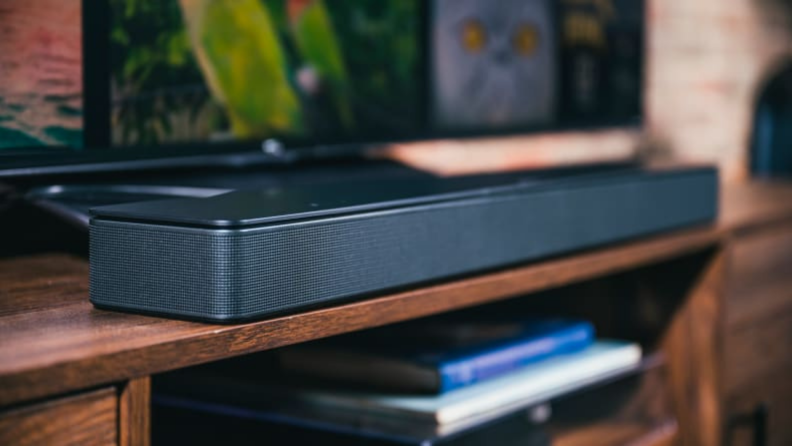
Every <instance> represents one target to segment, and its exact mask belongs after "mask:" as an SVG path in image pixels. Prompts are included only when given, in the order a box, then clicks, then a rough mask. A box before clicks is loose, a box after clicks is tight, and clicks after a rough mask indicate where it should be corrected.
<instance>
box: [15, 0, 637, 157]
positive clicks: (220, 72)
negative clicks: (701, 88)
mask: <svg viewBox="0 0 792 446" xmlns="http://www.w3.org/2000/svg"><path fill="white" fill-rule="evenodd" d="M8 1H9V2H10V3H8V5H10V6H4V7H3V8H0V14H2V18H3V20H2V26H3V33H4V34H3V35H4V39H3V40H2V43H0V45H2V51H0V76H2V80H3V82H0V148H6V149H8V148H13V149H17V150H15V152H16V153H19V152H20V149H25V150H27V153H29V154H31V155H32V154H36V156H39V154H40V153H41V152H42V151H41V150H36V149H40V148H41V147H47V148H50V147H67V148H74V149H81V150H80V153H79V154H78V153H76V152H77V151H76V150H72V151H61V152H62V154H63V153H70V154H71V155H69V156H70V157H71V158H68V157H65V156H61V157H60V158H58V157H57V156H54V155H52V151H46V152H44V154H43V155H41V156H39V157H38V158H37V159H38V160H41V161H40V164H47V163H57V162H61V161H63V160H66V162H69V163H79V162H84V161H85V160H89V159H91V156H93V157H94V159H100V158H101V160H103V161H112V160H116V161H118V160H121V161H123V160H126V159H131V158H137V159H149V158H157V157H171V158H172V157H174V156H176V157H182V156H192V155H198V154H204V153H212V154H213V153H221V154H222V153H240V152H244V151H247V152H251V153H252V152H253V151H258V150H259V148H260V147H261V143H262V142H263V141H277V143H278V144H279V146H283V147H287V148H295V149H302V148H310V147H317V146H333V145H347V146H350V145H351V146H355V147H357V146H359V147H365V146H366V145H368V144H372V143H387V142H393V141H410V140H423V139H435V138H448V137H465V136H481V135H502V134H514V133H527V132H535V131H558V130H566V129H581V128H602V127H611V126H625V125H635V124H637V123H639V122H640V118H641V110H642V93H643V45H644V44H643V33H644V17H643V16H644V11H643V10H644V6H643V2H642V1H640V0H499V1H491V0H234V1H225V0H134V1H133V0H100V1H95V2H94V1H92V2H86V3H85V4H86V5H90V7H88V8H85V9H84V10H82V15H83V16H82V19H83V20H82V24H81V20H80V14H81V2H80V0H57V1H56V0H25V1H22V0H8ZM83 34H84V36H83V37H84V42H85V45H84V48H82V51H81V46H80V37H81V35H83ZM83 75H84V76H83ZM83 85H84V89H83V88H82V87H83ZM6 152H7V153H8V151H7V150H6ZM0 153H2V152H0ZM67 158H68V159H67ZM31 159H32V158H31ZM36 162H37V161H32V164H35V163H36Z"/></svg>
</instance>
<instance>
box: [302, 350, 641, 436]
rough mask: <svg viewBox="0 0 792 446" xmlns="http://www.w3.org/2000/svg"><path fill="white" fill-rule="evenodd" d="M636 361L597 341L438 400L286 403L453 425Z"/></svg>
mask: <svg viewBox="0 0 792 446" xmlns="http://www.w3.org/2000/svg"><path fill="white" fill-rule="evenodd" d="M640 361H641V347H640V346H638V345H637V344H633V343H626V342H619V341H598V342H596V343H594V344H593V345H592V346H591V347H589V348H587V349H586V350H583V351H580V352H577V353H573V354H568V355H562V356H558V357H554V358H550V359H547V360H544V361H541V362H538V363H535V364H531V365H529V366H526V367H524V368H522V369H520V370H518V371H515V372H513V373H509V374H507V375H504V376H502V377H499V378H496V379H493V380H491V381H484V382H482V383H479V384H475V385H472V386H469V387H464V388H461V389H458V390H455V391H452V392H449V393H446V394H442V395H413V396H394V395H387V394H379V393H359V392H331V391H325V390H308V389H302V390H297V391H295V392H294V393H293V394H292V395H290V398H291V399H297V400H299V401H300V402H301V403H303V404H310V405H317V406H323V407H324V408H325V409H336V410H347V411H354V412H359V413H361V414H369V415H373V414H379V415H387V416H389V417H398V418H402V419H405V420H407V419H410V420H414V421H419V422H421V421H422V422H433V423H436V424H438V425H451V424H456V423H461V422H465V421H469V420H470V419H472V418H478V417H487V418H489V417H492V416H493V415H496V414H505V413H509V412H511V411H514V410H519V409H520V408H522V407H529V406H531V405H534V404H537V403H541V402H544V401H547V400H548V399H550V398H553V397H556V396H559V395H562V394H565V393H568V392H571V391H574V390H576V389H579V388H581V387H584V386H586V385H589V384H592V383H594V382H597V381H601V380H603V379H607V378H609V377H611V376H615V375H619V374H621V373H624V372H625V371H628V370H631V369H634V368H635V367H637V366H638V365H639V364H640Z"/></svg>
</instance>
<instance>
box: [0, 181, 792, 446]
mask: <svg viewBox="0 0 792 446" xmlns="http://www.w3.org/2000/svg"><path fill="white" fill-rule="evenodd" d="M570 287H572V288H570ZM564 289H566V290H569V289H573V290H574V291H573V292H567V293H566V294H565V295H573V294H574V295H576V296H578V297H574V298H576V299H580V296H581V295H583V294H585V295H586V298H585V301H582V300H581V301H579V302H578V303H576V304H575V305H567V307H569V308H571V307H574V309H575V311H577V312H579V313H580V314H582V315H586V316H590V317H591V318H592V319H594V320H595V321H597V324H598V329H599V328H600V327H602V329H603V331H604V332H605V333H608V332H609V330H610V331H612V332H613V333H614V334H616V335H618V334H622V335H624V334H628V335H629V336H635V337H636V339H640V340H641V341H642V342H643V344H644V346H645V348H646V349H647V351H650V352H653V354H656V355H657V356H658V357H660V358H662V361H661V362H662V367H661V369H660V370H661V372H660V373H658V374H657V376H658V378H657V380H656V381H653V383H652V385H647V386H644V387H645V388H644V389H643V390H640V391H636V392H637V393H636V397H635V398H632V400H631V403H630V404H627V405H625V407H623V408H622V409H621V410H620V411H619V418H618V419H616V418H614V417H615V416H614V417H611V418H608V419H604V420H600V421H597V422H593V423H589V424H586V425H583V426H575V427H573V428H569V429H566V430H565V429H564V428H559V429H558V431H557V432H558V436H557V444H561V445H578V444H594V445H596V444H627V443H629V444H674V443H681V444H690V445H713V446H714V445H720V444H729V443H730V444H751V441H752V440H753V439H754V437H757V436H759V437H761V436H762V433H764V434H765V437H766V438H765V440H766V441H767V444H770V445H788V444H792V423H790V422H789V421H790V420H792V349H790V345H792V184H761V183H756V184H750V185H745V186H739V187H733V188H727V189H726V190H725V191H724V193H723V200H722V206H721V215H720V217H719V220H718V222H717V223H716V224H714V225H712V226H708V227H699V228H692V229H685V230H681V231H677V232H672V233H667V234H663V235H658V236H654V237H650V238H645V239H640V240H636V241H632V242H629V243H623V244H619V245H614V246H608V247H603V248H599V249H595V250H589V251H586V252H582V253H576V254H572V255H568V256H563V257H560V258H555V259H550V260H546V261H542V262H536V263H532V264H528V265H525V266H520V267H516V268H512V269H507V270H502V271H497V272H493V273H488V274H484V275H478V276H474V277H469V278H465V279H461V280H456V281H450V282H446V283H442V284H437V285H432V286H428V287H422V288H418V289H414V290H409V291H404V292H399V293H395V294H389V295H384V296H380V297H376V298H372V299H367V300H362V301H357V302H353V303H349V304H345V305H340V306H335V307H331V308H325V309H320V310H315V311H310V312H306V313H301V314H296V315H291V316H284V317H279V318H276V319H270V320H266V321H260V322H254V323H248V324H243V325H233V326H218V325H208V324H200V323H192V322H184V321H176V320H167V319H160V318H154V317H147V316H139V315H131V314H122V313H114V312H106V311H101V310H96V309H94V308H93V307H92V306H91V305H90V303H89V302H88V264H87V261H86V260H85V259H82V258H78V257H73V256H68V255H63V254H51V255H39V256H34V257H22V258H10V259H2V260H0V444H2V445H11V444H57V445H63V444H80V445H86V444H123V445H142V444H148V442H149V437H150V435H149V432H150V429H151V423H152V422H154V423H158V422H159V423H166V422H167V420H156V419H155V420H152V418H151V411H150V396H151V382H152V379H153V380H156V379H157V375H158V374H161V373H164V372H168V371H173V370H177V369H181V368H185V367H188V366H193V365H197V364H203V363H209V362H213V361H221V360H228V359H229V358H234V357H239V356H243V355H247V354H251V353H256V352H263V351H267V350H272V349H275V348H279V347H283V346H287V345H291V344H297V343H302V342H309V341H311V340H315V339H319V338H323V337H327V336H332V335H336V334H341V333H348V332H353V331H357V330H362V329H366V328H371V327H376V326H381V325H386V324H390V323H395V322H400V321H406V320H410V319H414V318H418V317H424V316H429V315H434V314H439V313H444V312H448V311H453V310H458V309H462V308H468V307H473V306H479V305H500V304H506V303H509V302H518V303H519V302H523V301H525V303H526V305H539V304H542V303H543V302H542V299H543V298H546V297H545V296H546V293H548V292H553V290H564ZM616 290H618V291H619V292H618V293H617V292H615V291H616ZM559 292H560V293H562V294H564V293H563V292H562V291H559ZM570 298H573V297H570ZM553 300H554V301H557V302H561V303H563V302H564V300H563V299H555V298H554V299H553ZM561 308H563V307H561ZM152 377H153V378H152ZM653 379H654V378H653ZM639 394H640V395H643V396H641V397H640V398H639V397H638V395H639ZM646 395H651V397H648V396H646ZM658 399H663V400H664V401H666V402H667V411H666V412H662V410H661V409H658V407H660V406H663V405H662V404H658V403H656V402H655V401H656V400H658ZM639 402H645V403H646V404H645V406H646V408H643V406H641V405H639V404H638V403H639ZM639 406H640V407H639ZM664 407H665V406H664ZM638 412H640V413H644V412H645V413H660V412H662V413H663V415H662V416H661V417H660V419H661V422H658V423H647V424H641V423H636V422H634V421H635V419H636V417H635V416H634V415H635V414H636V413H638ZM763 431H764V432H763Z"/></svg>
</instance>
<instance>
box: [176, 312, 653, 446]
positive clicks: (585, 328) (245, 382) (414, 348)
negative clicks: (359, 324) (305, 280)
mask: <svg viewBox="0 0 792 446" xmlns="http://www.w3.org/2000/svg"><path fill="white" fill-rule="evenodd" d="M278 357H279V362H280V364H281V367H282V370H283V372H284V373H285V375H284V376H288V377H289V380H288V381H285V380H283V379H280V380H275V381H269V382H267V381H264V380H260V379H257V378H256V376H255V375H251V374H250V373H245V374H242V375H238V376H229V375H227V374H219V375H217V374H215V375H211V376H207V375H202V376H200V378H199V380H198V381H194V382H190V380H189V379H187V380H186V381H185V380H184V379H183V378H180V380H179V381H180V385H181V386H182V387H189V388H192V389H196V388H199V389H203V391H202V394H203V396H205V397H208V399H207V401H212V402H213V403H212V404H220V406H222V407H225V408H226V409H228V407H233V406H234V405H241V406H242V407H246V408H255V412H256V413H258V414H264V413H267V414H270V415H271V417H270V418H272V416H277V418H279V419H291V420H299V422H300V423H303V424H306V423H307V425H312V426H313V427H318V428H320V429H321V428H328V427H330V428H332V429H336V430H341V431H345V432H357V433H360V435H364V436H366V435H368V436H372V435H373V436H375V437H377V436H379V437H384V438H390V439H399V440H407V439H414V440H416V441H415V444H433V443H437V442H440V443H448V444H473V443H470V442H469V441H468V440H469V439H470V438H472V437H471V435H473V433H474V432H477V431H481V430H482V429H485V430H486V429H489V430H490V433H488V434H487V435H486V437H487V438H490V439H491V438H492V436H493V435H499V434H498V432H504V430H506V431H508V430H510V429H511V430H514V429H516V427H515V423H517V424H520V423H522V424H530V423H527V422H526V421H525V420H526V417H525V414H526V413H527V412H526V411H528V410H530V409H532V408H537V407H543V405H544V404H546V403H547V402H548V401H550V400H552V399H553V398H555V397H558V396H561V395H565V394H568V393H570V392H572V391H575V390H577V389H580V388H583V387H586V386H589V385H591V384H593V383H597V382H601V381H604V380H608V379H611V378H613V377H616V376H619V375H622V374H625V373H629V372H630V371H632V370H635V369H636V368H637V367H638V366H639V363H640V361H641V349H640V347H639V346H638V345H636V344H633V343H628V342H621V341H613V340H597V339H596V338H595V335H594V329H593V327H592V325H591V324H590V323H589V322H586V321H581V320H569V319H554V318H513V317H509V318H505V317H498V318H487V319H484V320H482V318H481V317H477V318H475V319H469V318H463V319H460V318H456V319H455V318H450V319H440V320H438V319H432V320H426V321H416V322H411V323H407V324H401V325H397V326H393V327H388V328H384V329H379V330H374V331H369V332H364V333H356V334H352V335H347V336H341V337H336V338H332V339H328V340H324V341H319V342H314V343H310V344H306V345H301V346H296V347H291V348H287V349H282V350H281V351H279V352H278ZM286 382H288V384H286ZM168 401H169V402H170V403H171V404H178V403H179V401H182V400H178V399H170V400H168ZM227 404H230V406H225V405H227ZM220 406H215V407H216V408H217V407H220ZM222 407H221V408H222ZM534 413H543V411H536V410H534ZM545 413H546V411H545ZM515 417H516V418H515ZM514 419H519V420H521V421H517V422H515V421H506V420H514ZM533 421H534V422H535V421H537V420H535V419H534V420H533ZM493 429H494V430H493ZM522 430H523V431H524V432H526V435H527V434H528V433H530V432H531V429H530V427H525V426H524V427H523V428H522ZM509 437H511V438H516V437H515V435H513V434H510V435H509ZM466 438H467V439H468V440H465V439H466ZM531 438H533V440H532V441H527V440H526V438H522V439H521V440H520V443H519V444H546V438H545V437H541V438H540V437H531ZM403 442H404V441H402V443H403ZM408 443H409V441H408Z"/></svg>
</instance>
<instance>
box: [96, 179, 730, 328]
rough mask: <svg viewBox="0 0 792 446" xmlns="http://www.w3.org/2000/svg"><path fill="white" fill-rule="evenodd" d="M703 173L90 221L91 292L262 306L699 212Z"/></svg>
mask: <svg viewBox="0 0 792 446" xmlns="http://www.w3.org/2000/svg"><path fill="white" fill-rule="evenodd" d="M714 184H715V181H714V180H713V179H712V177H711V176H702V175H698V176H691V177H690V178H688V179H686V180H684V181H680V179H679V178H676V179H674V180H673V181H672V180H670V179H666V180H663V179H662V178H659V179H657V180H654V181H647V182H645V183H643V184H638V185H635V184H633V185H622V184H605V185H602V186H600V187H597V188H587V189H579V190H572V191H555V192H551V191H547V192H542V193H532V194H526V195H520V196H517V195H515V196H503V197H500V198H498V199H489V200H480V199H479V200H470V201H465V202H456V203H453V204H444V205H435V206H434V207H432V208H426V209H413V210H409V211H407V210H396V211H390V212H384V213H375V214H368V215H358V216H350V217H344V218H337V219H328V220H319V221H310V222H302V223H294V224H286V225H281V226H272V227H265V228H255V229H247V230H236V231H213V230H210V229H188V228H179V227H173V226H157V225H147V224H140V223H128V222H116V221H103V220H96V221H94V222H92V225H91V251H90V254H91V300H92V301H93V302H94V303H97V304H100V305H105V306H111V307H115V308H129V309H136V310H144V311H152V312H158V313H167V314H173V315H181V316H191V317H199V318H205V319H238V318H249V317H255V316H262V315H265V314H268V313H273V312H280V311H285V310H289V309H294V308H298V307H302V306H305V305H315V304H318V303H322V302H327V301H331V300H334V299H341V298H346V297H350V296H354V295H359V294H365V293H370V292H374V291H377V290H384V289H388V288H393V287H397V286H403V285H408V284H413V283H418V282H423V281H427V280H431V279H439V278H443V277H448V276H452V275H457V274H461V273H468V272H473V271H477V270H483V269H488V268H493V267H497V266H503V265H508V264H513V263H518V262H522V261H527V260H531V259H535V258H537V257H540V256H546V255H550V254H558V253H562V252H565V251H568V250H570V249H579V248H584V247H589V246H593V245H596V244H601V243H606V242H611V241H615V240H618V239H624V238H628V237H633V236H636V235H639V234H645V233H650V232H655V231H659V230H662V229H668V228H672V227H676V226H680V225H685V224H690V223H694V222H699V221H702V220H706V219H710V218H712V216H713V215H714V213H715V209H714V203H715V202H716V201H717V200H716V199H715V198H714V196H715V194H716V192H715V185H714ZM683 194H684V195H683ZM682 197H684V199H681V198H682ZM603 198H606V199H605V200H603Z"/></svg>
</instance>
